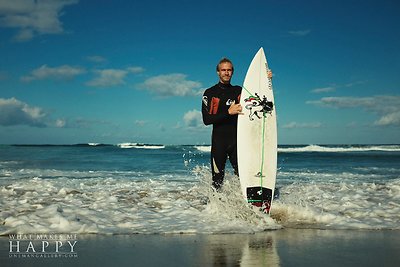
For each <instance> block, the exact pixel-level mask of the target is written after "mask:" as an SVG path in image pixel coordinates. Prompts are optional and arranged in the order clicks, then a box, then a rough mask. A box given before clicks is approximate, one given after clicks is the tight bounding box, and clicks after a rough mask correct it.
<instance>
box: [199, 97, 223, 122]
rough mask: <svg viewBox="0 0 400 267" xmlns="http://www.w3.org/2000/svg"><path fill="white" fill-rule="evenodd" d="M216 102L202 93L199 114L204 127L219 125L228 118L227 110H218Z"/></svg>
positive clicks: (216, 99) (214, 98) (216, 100)
mask: <svg viewBox="0 0 400 267" xmlns="http://www.w3.org/2000/svg"><path fill="white" fill-rule="evenodd" d="M218 101H219V99H218V98H216V97H212V96H211V95H210V94H208V92H207V91H206V92H204V95H203V102H202V108H201V112H202V115H203V122H204V124H205V125H210V124H216V123H220V122H222V121H223V120H224V119H226V118H228V117H229V116H230V115H229V113H228V111H227V110H218V105H219V102H218Z"/></svg>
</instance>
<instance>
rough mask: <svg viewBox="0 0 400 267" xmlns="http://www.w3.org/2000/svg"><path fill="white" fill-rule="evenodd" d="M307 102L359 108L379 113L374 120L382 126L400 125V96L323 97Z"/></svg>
mask: <svg viewBox="0 0 400 267" xmlns="http://www.w3.org/2000/svg"><path fill="white" fill-rule="evenodd" d="M307 104H314V105H319V106H322V107H332V108H357V107H360V108H362V109H364V110H366V111H367V112H372V113H375V114H378V115H379V116H380V118H379V119H378V120H377V121H375V122H374V124H375V125H380V126H389V125H392V126H400V96H389V95H378V96H372V97H323V98H321V99H320V100H317V101H308V102H307Z"/></svg>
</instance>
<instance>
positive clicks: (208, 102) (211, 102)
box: [202, 83, 242, 190]
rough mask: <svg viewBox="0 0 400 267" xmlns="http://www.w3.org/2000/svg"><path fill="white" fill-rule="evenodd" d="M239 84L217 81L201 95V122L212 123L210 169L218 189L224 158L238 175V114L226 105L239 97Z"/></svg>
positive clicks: (222, 178) (222, 176)
mask: <svg viewBox="0 0 400 267" xmlns="http://www.w3.org/2000/svg"><path fill="white" fill-rule="evenodd" d="M241 90H242V88H241V87H240V86H232V85H231V84H223V83H218V84H216V85H214V86H213V87H211V88H209V89H207V90H206V91H205V92H204V95H203V104H202V114H203V122H204V124H205V125H210V124H212V125H213V130H212V137H211V139H212V141H211V170H212V180H213V186H214V187H215V188H216V189H217V190H218V189H220V187H221V186H222V183H223V180H224V175H225V163H226V159H227V158H229V161H230V162H231V164H232V167H233V169H234V171H235V174H236V175H238V164H237V146H236V143H237V142H236V136H237V134H236V130H237V117H238V115H230V114H229V113H228V109H229V107H230V105H231V104H232V103H233V101H235V103H236V104H238V103H239V101H240V93H241Z"/></svg>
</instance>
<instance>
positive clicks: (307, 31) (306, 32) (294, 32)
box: [288, 29, 311, 37]
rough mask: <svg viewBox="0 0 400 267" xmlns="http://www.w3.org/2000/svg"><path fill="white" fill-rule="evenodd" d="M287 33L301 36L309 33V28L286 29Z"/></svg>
mask: <svg viewBox="0 0 400 267" xmlns="http://www.w3.org/2000/svg"><path fill="white" fill-rule="evenodd" d="M288 33H289V34H290V35H292V36H297V37H301V36H306V35H309V34H310V33H311V30H310V29H306V30H296V31H288Z"/></svg>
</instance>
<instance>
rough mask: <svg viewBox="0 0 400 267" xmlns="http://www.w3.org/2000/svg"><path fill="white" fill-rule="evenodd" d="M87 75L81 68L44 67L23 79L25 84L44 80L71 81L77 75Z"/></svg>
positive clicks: (63, 66)
mask: <svg viewBox="0 0 400 267" xmlns="http://www.w3.org/2000/svg"><path fill="white" fill-rule="evenodd" d="M84 73H86V70H85V69H84V68H81V67H73V66H69V65H62V66H59V67H48V66H47V65H43V66H41V67H39V68H37V69H34V70H33V71H32V72H31V73H30V75H28V76H23V77H22V78H21V80H22V81H24V82H30V81H33V80H44V79H48V78H50V79H71V78H73V77H75V76H77V75H80V74H84Z"/></svg>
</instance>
